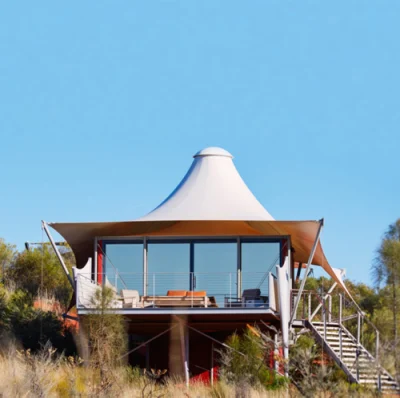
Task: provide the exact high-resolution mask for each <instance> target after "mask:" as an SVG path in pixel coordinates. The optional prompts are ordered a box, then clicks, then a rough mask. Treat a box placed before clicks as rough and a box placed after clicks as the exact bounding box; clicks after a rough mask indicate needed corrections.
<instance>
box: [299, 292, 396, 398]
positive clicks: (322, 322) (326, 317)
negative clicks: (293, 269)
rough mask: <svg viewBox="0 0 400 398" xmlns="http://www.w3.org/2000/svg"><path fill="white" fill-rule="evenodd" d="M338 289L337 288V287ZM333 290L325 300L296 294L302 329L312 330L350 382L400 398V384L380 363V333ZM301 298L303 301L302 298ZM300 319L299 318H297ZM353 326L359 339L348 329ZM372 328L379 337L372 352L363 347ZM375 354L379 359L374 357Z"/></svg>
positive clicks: (308, 294)
mask: <svg viewBox="0 0 400 398" xmlns="http://www.w3.org/2000/svg"><path fill="white" fill-rule="evenodd" d="M333 287H334V286H333ZM332 291H333V288H331V289H330V290H329V291H328V292H327V293H326V294H325V295H324V296H322V295H320V294H319V293H317V292H315V291H303V292H302V293H299V292H298V291H296V290H292V311H293V302H294V300H295V299H298V300H299V304H300V305H299V306H298V307H296V306H294V307H295V308H300V311H299V312H301V309H302V314H297V311H296V310H294V311H295V312H296V313H295V314H294V319H296V320H297V322H298V325H299V326H300V325H302V326H303V327H306V328H307V329H309V330H310V331H311V332H312V334H313V335H314V337H315V339H316V341H317V342H318V343H319V344H320V345H321V346H322V347H323V348H324V350H325V352H326V353H327V354H328V355H329V356H330V357H331V358H332V359H333V360H334V361H335V362H336V363H337V365H338V366H339V367H340V368H341V369H342V370H343V371H344V372H345V373H346V375H347V377H348V378H349V381H350V382H352V383H357V384H360V385H363V386H366V387H369V388H372V389H376V390H378V391H380V392H382V393H385V394H391V395H400V384H399V382H398V381H396V379H395V378H394V377H393V376H391V375H390V374H389V372H387V371H386V370H385V369H384V368H383V367H382V366H381V365H380V361H379V355H380V354H379V353H380V348H379V347H380V345H379V336H380V333H379V330H378V329H377V328H376V326H375V325H374V324H372V323H371V322H370V321H369V320H368V319H367V318H366V316H365V314H364V313H363V312H362V311H361V310H360V308H359V307H358V306H357V304H355V303H354V302H352V301H349V300H346V298H345V297H344V296H343V295H342V294H335V295H333V294H332ZM299 294H300V298H298V297H299ZM297 315H299V316H297ZM348 323H350V324H352V326H351V329H352V330H355V334H356V337H355V336H354V335H353V334H352V333H351V332H350V331H349V328H348V327H347V328H346V327H345V326H344V324H346V326H347V325H348ZM365 326H368V327H369V330H370V332H371V334H370V335H371V336H373V335H374V336H375V342H374V344H372V345H371V344H370V345H369V347H370V350H368V349H367V348H366V347H365V346H363V344H362V342H363V339H362V333H363V332H362V331H363V330H364V327H365ZM371 350H372V351H374V352H375V356H374V355H372V354H371Z"/></svg>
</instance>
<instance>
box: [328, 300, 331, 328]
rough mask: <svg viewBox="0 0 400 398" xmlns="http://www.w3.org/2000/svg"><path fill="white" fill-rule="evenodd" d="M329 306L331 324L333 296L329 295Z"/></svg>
mask: <svg viewBox="0 0 400 398" xmlns="http://www.w3.org/2000/svg"><path fill="white" fill-rule="evenodd" d="M328 300H329V301H328V305H329V307H328V310H329V313H328V322H329V323H331V322H332V295H329V296H328Z"/></svg>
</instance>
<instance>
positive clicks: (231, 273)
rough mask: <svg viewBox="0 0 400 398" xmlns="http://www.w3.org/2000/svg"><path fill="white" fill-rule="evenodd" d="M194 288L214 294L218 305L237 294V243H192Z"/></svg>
mask: <svg viewBox="0 0 400 398" xmlns="http://www.w3.org/2000/svg"><path fill="white" fill-rule="evenodd" d="M194 277H195V283H194V290H197V291H199V290H205V291H206V292H207V296H214V297H215V299H216V301H217V304H218V306H223V305H224V298H225V297H228V296H236V295H237V243H236V242H213V243H196V244H195V245H194Z"/></svg>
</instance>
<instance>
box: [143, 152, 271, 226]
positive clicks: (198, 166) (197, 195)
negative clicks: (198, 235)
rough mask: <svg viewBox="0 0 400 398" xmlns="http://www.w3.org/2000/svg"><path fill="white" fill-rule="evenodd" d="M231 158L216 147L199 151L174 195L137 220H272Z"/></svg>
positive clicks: (227, 153)
mask: <svg viewBox="0 0 400 398" xmlns="http://www.w3.org/2000/svg"><path fill="white" fill-rule="evenodd" d="M232 158H233V157H232V155H231V154H230V153H229V152H227V151H225V150H224V149H222V148H216V147H212V148H207V149H203V150H202V151H200V152H198V153H196V155H194V161H193V163H192V166H191V167H190V169H189V171H188V172H187V173H186V175H185V177H184V178H183V180H182V181H181V182H180V183H179V184H178V186H177V187H176V188H175V190H174V191H173V192H172V193H171V195H169V196H168V197H167V199H165V200H164V201H163V202H162V203H161V204H160V205H159V206H158V207H157V208H156V209H154V210H153V211H152V212H150V213H149V214H147V215H146V216H144V217H141V218H139V219H138V220H136V221H186V220H197V221H201V220H229V221H237V220H252V221H269V220H273V217H272V216H271V215H270V214H269V213H268V212H267V210H265V209H264V207H263V206H262V205H261V203H260V202H259V201H258V200H257V199H256V198H255V196H254V195H253V194H252V192H251V191H250V189H249V188H248V187H247V185H246V184H245V182H244V181H243V180H242V178H241V177H240V175H239V173H238V171H237V170H236V167H235V165H234V164H233V161H232Z"/></svg>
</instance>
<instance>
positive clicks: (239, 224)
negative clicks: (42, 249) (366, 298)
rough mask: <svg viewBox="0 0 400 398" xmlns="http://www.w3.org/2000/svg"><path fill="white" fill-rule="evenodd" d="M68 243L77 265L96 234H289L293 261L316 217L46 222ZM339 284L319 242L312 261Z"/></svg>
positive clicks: (310, 236) (308, 241)
mask: <svg viewBox="0 0 400 398" xmlns="http://www.w3.org/2000/svg"><path fill="white" fill-rule="evenodd" d="M49 225H50V226H51V227H52V228H54V229H55V230H56V231H57V232H58V233H60V234H61V235H62V236H63V237H64V239H65V240H66V241H67V242H68V244H69V245H70V246H71V248H72V250H73V252H74V254H75V257H76V261H77V265H78V267H83V266H84V265H85V264H86V262H87V260H88V258H89V257H92V256H93V244H94V239H95V238H96V237H129V236H131V237H137V236H146V237H152V236H164V237H196V236H203V237H204V236H209V237H233V236H243V237H249V236H265V237H285V236H290V237H291V243H292V248H293V249H294V252H293V257H294V261H295V262H300V263H307V261H308V258H309V256H310V253H311V250H312V246H313V243H314V240H315V237H316V234H317V231H318V227H319V221H275V220H271V221H224V220H223V221H219V220H215V221H124V222H99V223H49ZM312 263H313V264H314V265H319V266H321V267H322V268H323V269H324V270H325V271H326V272H327V273H328V274H329V275H330V276H331V277H332V278H333V279H334V280H335V281H337V282H338V283H339V284H340V285H342V283H343V282H342V281H341V280H339V278H338V277H337V275H336V274H335V272H334V271H333V270H332V268H331V266H330V265H329V263H328V260H327V259H326V257H325V254H324V252H323V250H322V246H321V244H320V243H319V244H318V246H317V250H316V252H315V255H314V259H313V261H312Z"/></svg>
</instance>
